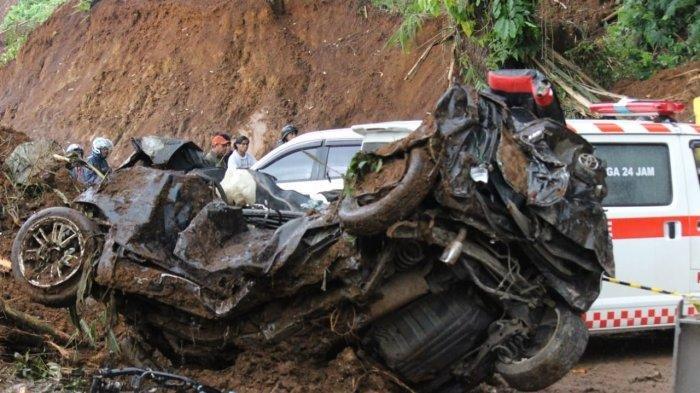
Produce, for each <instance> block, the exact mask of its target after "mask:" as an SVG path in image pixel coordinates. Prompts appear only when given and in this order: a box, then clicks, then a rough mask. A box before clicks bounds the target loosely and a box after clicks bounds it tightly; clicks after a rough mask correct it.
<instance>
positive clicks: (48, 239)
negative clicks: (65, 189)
mask: <svg viewBox="0 0 700 393" xmlns="http://www.w3.org/2000/svg"><path fill="white" fill-rule="evenodd" d="M49 229H51V230H50V232H49V234H47V231H48V230H49ZM101 244H102V242H101V240H100V230H99V227H98V226H97V224H96V223H94V222H93V221H91V220H90V219H88V218H87V217H86V216H85V215H84V214H82V213H81V212H79V211H77V210H75V209H70V208H67V207H52V208H48V209H44V210H41V211H40V212H38V213H36V214H34V215H32V216H31V217H29V219H28V220H27V221H26V222H25V223H24V224H23V225H22V227H21V228H20V230H19V232H18V233H17V236H16V237H15V239H14V241H13V243H12V254H11V259H12V275H13V277H14V279H15V281H17V282H18V283H19V285H20V286H21V287H22V289H23V290H24V291H25V292H26V293H27V294H28V295H29V297H30V298H31V299H32V300H33V301H36V302H38V303H41V304H43V305H45V306H49V307H67V306H70V305H71V304H74V303H75V298H76V295H77V293H78V284H79V282H80V278H81V276H82V270H83V268H84V267H85V266H86V265H87V264H89V263H92V261H93V259H94V257H95V254H96V252H98V251H99V247H100V245H101ZM42 263H44V264H43V265H42ZM35 268H36V269H40V270H39V273H37V274H36V275H34V274H33V273H36V271H35ZM30 269H32V270H31V271H30ZM47 269H48V272H47ZM42 272H46V273H50V274H42ZM54 274H56V277H54Z"/></svg>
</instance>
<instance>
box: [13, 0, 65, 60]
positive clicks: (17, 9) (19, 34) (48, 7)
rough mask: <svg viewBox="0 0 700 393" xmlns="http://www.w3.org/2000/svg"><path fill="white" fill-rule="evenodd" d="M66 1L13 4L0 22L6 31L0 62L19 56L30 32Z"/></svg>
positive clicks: (21, 0)
mask: <svg viewBox="0 0 700 393" xmlns="http://www.w3.org/2000/svg"><path fill="white" fill-rule="evenodd" d="M65 2H66V0H19V2H17V4H15V5H14V6H12V7H11V8H10V9H9V11H8V12H7V15H5V18H4V19H3V21H2V23H0V30H1V31H3V32H4V33H5V51H4V52H3V53H2V54H0V64H2V65H4V64H7V63H8V62H9V61H11V60H13V59H14V58H15V57H17V53H18V52H19V49H20V48H21V47H22V45H23V44H24V43H25V42H26V41H27V36H28V35H29V33H31V32H32V30H34V28H36V27H37V26H39V25H40V24H42V23H44V22H45V21H46V20H47V19H48V18H49V17H50V16H51V14H53V12H54V11H55V10H56V8H58V6H60V5H61V4H63V3H65Z"/></svg>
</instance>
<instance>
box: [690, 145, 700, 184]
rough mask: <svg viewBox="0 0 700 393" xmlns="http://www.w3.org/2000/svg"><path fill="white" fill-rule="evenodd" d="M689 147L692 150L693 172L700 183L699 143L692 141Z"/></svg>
mask: <svg viewBox="0 0 700 393" xmlns="http://www.w3.org/2000/svg"><path fill="white" fill-rule="evenodd" d="M690 147H691V148H692V149H693V157H695V171H696V172H697V174H698V181H700V141H692V142H691V143H690Z"/></svg>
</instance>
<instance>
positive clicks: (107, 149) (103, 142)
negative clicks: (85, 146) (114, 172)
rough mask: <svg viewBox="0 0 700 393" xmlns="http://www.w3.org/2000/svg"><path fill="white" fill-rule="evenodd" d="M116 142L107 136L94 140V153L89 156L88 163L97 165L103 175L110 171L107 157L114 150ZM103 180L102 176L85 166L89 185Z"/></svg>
mask: <svg viewBox="0 0 700 393" xmlns="http://www.w3.org/2000/svg"><path fill="white" fill-rule="evenodd" d="M113 148H114V144H113V143H112V141H110V140H109V139H107V138H102V137H99V138H95V140H94V141H92V153H91V154H90V155H89V156H88V158H87V163H88V164H90V165H92V166H93V167H95V169H97V170H99V171H100V172H102V174H103V175H107V173H108V172H109V164H108V163H107V157H108V156H109V153H111V152H112V149H113ZM100 181H102V178H101V177H100V176H98V175H97V173H95V172H94V171H93V170H92V169H90V168H89V167H86V168H85V181H84V183H85V184H87V185H90V186H91V185H94V184H98V183H99V182H100Z"/></svg>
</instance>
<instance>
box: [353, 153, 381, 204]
mask: <svg viewBox="0 0 700 393" xmlns="http://www.w3.org/2000/svg"><path fill="white" fill-rule="evenodd" d="M383 164H384V161H383V160H382V158H381V157H379V156H377V155H375V154H372V153H365V152H363V151H359V152H357V153H356V154H355V155H354V156H353V157H352V160H351V161H350V165H348V170H347V172H346V173H345V176H344V180H345V189H344V190H343V195H352V193H353V192H354V189H355V185H356V184H357V182H358V181H359V180H360V179H362V176H364V175H365V174H367V173H370V172H379V171H380V170H381V169H382V165H383Z"/></svg>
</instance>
